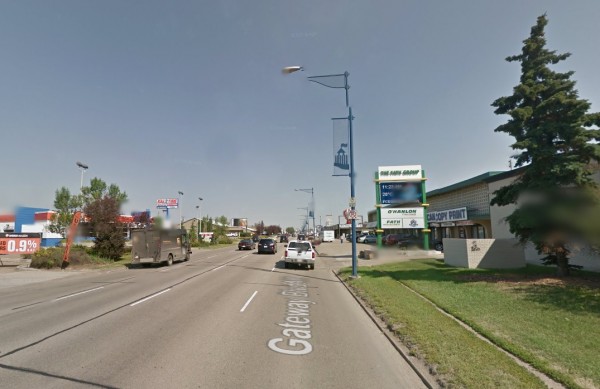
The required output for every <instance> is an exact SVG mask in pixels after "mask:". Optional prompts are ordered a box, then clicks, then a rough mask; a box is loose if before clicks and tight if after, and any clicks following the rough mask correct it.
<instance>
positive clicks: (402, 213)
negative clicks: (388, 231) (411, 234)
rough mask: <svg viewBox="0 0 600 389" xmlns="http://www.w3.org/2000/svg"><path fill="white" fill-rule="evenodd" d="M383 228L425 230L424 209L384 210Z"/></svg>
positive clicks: (382, 210) (382, 213)
mask: <svg viewBox="0 0 600 389" xmlns="http://www.w3.org/2000/svg"><path fill="white" fill-rule="evenodd" d="M381 228H425V212H424V211H423V208H421V207H419V208H382V209H381Z"/></svg>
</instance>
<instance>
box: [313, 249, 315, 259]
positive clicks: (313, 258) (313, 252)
mask: <svg viewBox="0 0 600 389" xmlns="http://www.w3.org/2000/svg"><path fill="white" fill-rule="evenodd" d="M312 257H313V259H315V252H314V251H313V254H312Z"/></svg>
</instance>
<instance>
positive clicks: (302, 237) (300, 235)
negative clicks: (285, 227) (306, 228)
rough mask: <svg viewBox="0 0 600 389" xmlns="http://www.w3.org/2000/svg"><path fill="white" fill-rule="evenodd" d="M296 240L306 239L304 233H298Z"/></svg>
mask: <svg viewBox="0 0 600 389" xmlns="http://www.w3.org/2000/svg"><path fill="white" fill-rule="evenodd" d="M298 240H306V235H305V234H298Z"/></svg>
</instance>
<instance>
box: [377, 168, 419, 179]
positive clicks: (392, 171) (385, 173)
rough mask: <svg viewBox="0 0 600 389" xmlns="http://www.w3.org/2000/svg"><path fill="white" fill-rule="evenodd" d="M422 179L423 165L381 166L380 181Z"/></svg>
mask: <svg viewBox="0 0 600 389" xmlns="http://www.w3.org/2000/svg"><path fill="white" fill-rule="evenodd" d="M422 177H423V170H422V169H421V165H407V166H379V181H411V180H420V179H421V178H422Z"/></svg>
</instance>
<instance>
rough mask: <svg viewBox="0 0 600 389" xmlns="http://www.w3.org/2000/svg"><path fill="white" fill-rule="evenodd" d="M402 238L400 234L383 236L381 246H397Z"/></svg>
mask: <svg viewBox="0 0 600 389" xmlns="http://www.w3.org/2000/svg"><path fill="white" fill-rule="evenodd" d="M404 236H405V235H402V234H388V235H386V236H384V239H383V244H384V245H386V246H395V245H397V244H398V242H399V241H400V239H401V238H402V237H404Z"/></svg>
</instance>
